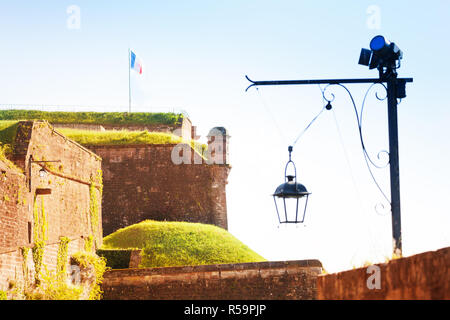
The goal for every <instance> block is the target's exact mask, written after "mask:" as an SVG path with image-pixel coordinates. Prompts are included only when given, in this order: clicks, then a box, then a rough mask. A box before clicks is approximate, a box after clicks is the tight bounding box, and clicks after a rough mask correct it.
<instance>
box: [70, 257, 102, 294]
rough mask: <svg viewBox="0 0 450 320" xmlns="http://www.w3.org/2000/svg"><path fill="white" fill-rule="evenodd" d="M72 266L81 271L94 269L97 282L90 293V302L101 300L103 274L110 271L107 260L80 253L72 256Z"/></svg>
mask: <svg viewBox="0 0 450 320" xmlns="http://www.w3.org/2000/svg"><path fill="white" fill-rule="evenodd" d="M70 264H71V265H77V266H79V267H80V269H87V268H89V267H93V268H94V273H95V282H94V283H93V285H92V288H91V291H90V293H89V300H100V299H101V297H102V293H103V292H102V290H101V287H100V285H101V283H102V281H103V274H104V273H105V271H107V270H108V269H109V268H107V267H106V260H105V258H104V257H99V256H97V255H96V254H95V253H92V252H83V251H79V252H76V253H75V254H73V255H72V257H71V258H70Z"/></svg>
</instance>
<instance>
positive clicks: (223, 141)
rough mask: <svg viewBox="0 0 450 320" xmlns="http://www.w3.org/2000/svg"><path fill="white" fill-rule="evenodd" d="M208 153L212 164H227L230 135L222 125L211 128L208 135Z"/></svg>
mask: <svg viewBox="0 0 450 320" xmlns="http://www.w3.org/2000/svg"><path fill="white" fill-rule="evenodd" d="M207 138H208V154H209V157H208V158H209V159H210V161H211V163H212V164H226V165H229V160H230V159H229V142H230V135H229V133H228V130H227V129H225V128H224V127H214V128H212V129H211V130H210V131H209V133H208V135H207Z"/></svg>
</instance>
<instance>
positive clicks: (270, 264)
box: [108, 260, 322, 277]
mask: <svg viewBox="0 0 450 320" xmlns="http://www.w3.org/2000/svg"><path fill="white" fill-rule="evenodd" d="M288 267H298V268H313V267H319V268H321V267H322V263H321V262H320V261H319V260H293V261H266V262H249V263H234V264H233V263H231V264H213V265H199V266H179V267H160V268H140V269H114V270H111V271H108V276H110V277H114V275H115V274H120V275H121V276H132V275H137V274H139V275H144V274H175V273H192V272H214V271H233V270H252V269H253V270H254V269H258V270H259V269H275V268H288Z"/></svg>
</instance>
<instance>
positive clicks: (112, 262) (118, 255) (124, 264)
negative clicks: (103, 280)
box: [97, 249, 133, 269]
mask: <svg viewBox="0 0 450 320" xmlns="http://www.w3.org/2000/svg"><path fill="white" fill-rule="evenodd" d="M132 251H133V249H109V250H107V249H99V250H97V254H98V255H99V256H101V257H104V258H105V259H106V266H107V267H109V268H111V269H127V268H128V267H129V265H130V258H131V252H132Z"/></svg>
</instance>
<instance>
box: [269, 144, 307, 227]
mask: <svg viewBox="0 0 450 320" xmlns="http://www.w3.org/2000/svg"><path fill="white" fill-rule="evenodd" d="M292 150H293V147H292V146H289V148H288V151H289V161H288V162H287V164H286V167H285V169H284V176H285V182H284V183H283V184H281V185H279V186H278V188H277V189H276V190H275V193H274V194H273V199H274V201H275V208H276V210H277V215H278V221H279V222H280V223H303V221H305V214H306V207H307V205H308V197H309V195H310V194H311V193H310V192H308V190H306V187H305V186H304V185H302V184H301V183H298V182H297V169H296V168H295V163H294V162H293V161H292V160H291V153H292ZM290 163H291V164H292V166H293V167H294V175H287V169H288V166H289V164H290ZM299 209H300V214H301V215H302V219H301V220H299V214H298V213H299ZM280 211H281V215H280ZM282 211H284V215H283V212H282ZM302 211H303V212H302Z"/></svg>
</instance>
